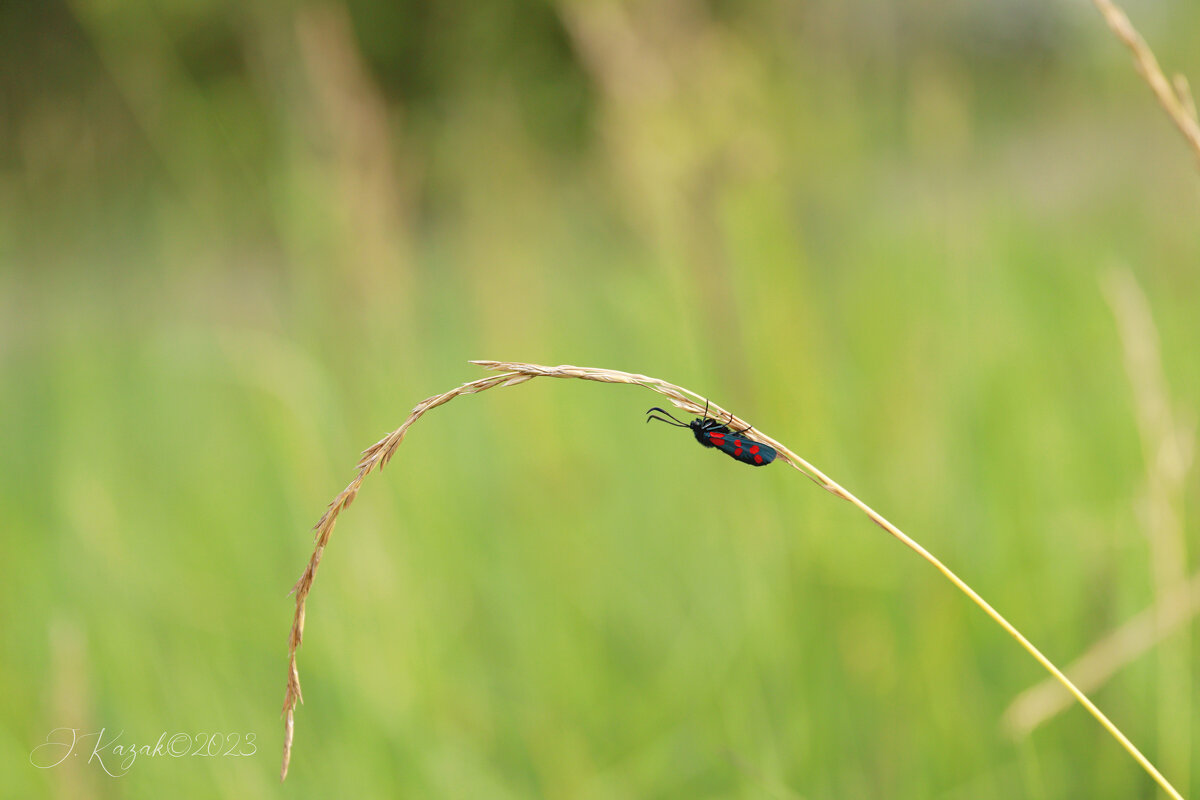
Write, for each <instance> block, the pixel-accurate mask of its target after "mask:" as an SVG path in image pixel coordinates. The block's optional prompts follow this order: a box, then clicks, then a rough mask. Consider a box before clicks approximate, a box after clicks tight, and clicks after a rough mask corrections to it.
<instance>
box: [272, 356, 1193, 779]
mask: <svg viewBox="0 0 1200 800" xmlns="http://www.w3.org/2000/svg"><path fill="white" fill-rule="evenodd" d="M471 363H472V364H477V365H479V366H481V367H484V368H485V369H490V370H495V371H498V372H500V373H501V374H499V375H493V376H490V377H487V378H481V379H479V380H476V381H471V382H470V383H465V384H463V385H462V386H458V387H456V388H454V389H451V390H450V391H448V392H445V393H443V394H439V395H434V396H433V397H430V398H427V399H426V400H424V401H422V402H420V403H418V404H417V405H416V407H415V408H413V410H412V412H411V413H410V414H409V415H408V419H406V420H405V421H404V423H403V424H402V425H401V426H400V427H399V428H397V429H396V430H394V431H392V432H391V433H389V434H388V435H387V436H385V437H383V438H382V439H380V440H379V441H378V442H376V443H375V444H373V445H371V446H370V447H368V448H367V449H366V450H364V451H363V455H362V458H361V459H360V460H359V462H358V474H357V475H356V476H355V478H354V480H352V481H351V482H350V484H349V485H348V486H347V487H346V488H345V489H343V490H342V491H341V493H339V494H338V496H337V497H335V498H334V499H333V502H332V503H330V504H329V507H328V509H326V511H325V514H324V515H323V516H322V517H321V519H320V521H318V522H317V525H316V547H315V548H314V549H313V554H312V557H311V558H310V559H309V563H308V566H307V567H306V568H305V570H304V573H303V574H302V575H301V576H300V580H299V581H298V582H297V583H296V586H295V588H294V590H293V591H294V592H295V595H296V614H295V618H294V619H293V622H292V630H291V634H290V636H289V638H288V682H287V693H286V696H285V698H284V703H283V714H284V717H285V725H284V744H283V763H282V765H281V768H280V779H281V780H282V779H283V778H286V777H287V771H288V764H289V762H290V760H291V752H292V736H293V733H294V730H295V724H294V723H295V710H296V704H297V703H298V702H302V697H301V694H300V673H299V670H298V669H297V666H296V651H297V650H298V649H299V648H300V643H301V640H302V638H303V633H304V605H305V602H306V600H307V598H308V593H309V591H310V590H311V589H312V584H313V580H314V578H315V576H316V571H317V565H318V564H319V563H320V560H321V556H322V554H323V553H324V551H325V546H326V544H327V543H328V542H329V536H330V534H331V533H332V532H333V526H334V523H335V522H336V520H337V517H338V514H340V513H341V512H342V511H343V510H344V509H345V508H347V507H348V506H349V505H350V503H351V502H353V500H354V498H355V497H356V496H357V494H358V490H359V488H361V486H362V483H363V480H364V479H365V478H366V477H367V475H368V474H370V472H371V471H372V470H373V469H374V468H375V467H377V466H378V467H380V468H382V467H383V466H384V465H385V464H386V463H387V462H388V461H389V460H390V459H391V457H392V456H393V455H394V454H395V452H396V448H397V447H399V446H400V443H401V442H402V441H403V440H404V436H405V434H406V433H407V432H408V429H409V428H410V427H411V426H412V424H413V423H414V422H416V421H417V420H418V419H420V418H421V416H422V415H424V414H425V412H426V411H429V410H430V409H432V408H436V407H437V406H440V405H442V404H444V403H448V402H450V401H451V400H453V399H454V398H455V397H458V396H459V395H461V394H473V393H477V392H482V391H486V390H487V389H493V388H496V387H499V386H512V385H514V384H518V383H524V382H525V381H528V380H532V379H533V378H539V377H548V378H578V379H581V380H589V381H599V382H601V383H626V384H635V385H638V386H644V387H646V388H647V389H650V390H652V391H655V392H658V393H659V394H661V395H663V396H665V397H666V398H667V399H669V400H670V401H671V403H672V404H673V405H674V406H675V407H676V408H679V409H680V410H682V411H686V412H688V413H690V414H694V415H696V416H701V415H703V414H705V413H706V412H707V414H708V416H709V417H710V418H712V419H720V420H722V421H723V422H725V423H727V424H729V425H730V426H732V427H734V428H742V427H749V423H747V422H745V421H744V420H742V419H740V418H739V417H738V416H736V415H735V414H733V413H732V412H730V411H726V410H725V409H724V408H722V407H720V406H719V405H717V404H716V403H712V402H711V401H708V400H706V399H705V398H702V397H701V396H700V395H698V394H696V393H695V392H692V391H689V390H688V389H684V388H683V387H681V386H676V385H675V384H673V383H668V382H667V381H664V380H660V379H658V378H651V377H649V376H647V375H637V374H634V373H629V372H621V371H619V370H611V369H597V368H592V367H575V366H571V365H561V366H557V367H546V366H542V365H540V364H525V363H520V362H514V361H472V362H471ZM698 401H703V404H702V403H701V402H698ZM754 438H755V440H757V441H759V442H762V443H764V444H768V445H770V446H771V447H773V448H775V450H776V452H777V453H778V459H779V460H782V461H786V462H787V463H788V464H789V465H790V466H792V467H793V468H794V469H796V470H798V471H799V472H800V473H801V474H803V475H805V476H806V477H808V478H809V479H810V480H812V481H813V482H815V483H817V484H818V485H819V486H821V487H822V488H824V489H825V490H827V491H829V492H830V493H832V494H835V495H837V496H838V497H840V498H842V499H843V500H846V501H847V502H849V503H852V504H853V505H854V506H855V507H857V508H858V509H859V510H860V511H862V512H863V513H864V514H865V515H866V516H867V517H868V518H869V519H870V520H871V521H872V522H874V523H875V524H876V525H878V526H879V527H881V528H883V529H884V530H885V531H887V532H888V533H890V534H891V535H892V536H894V537H896V538H897V539H899V540H900V541H901V542H903V543H904V544H905V545H906V546H907V547H908V548H910V549H911V550H913V551H914V552H916V553H917V555H919V556H921V558H923V559H925V560H926V561H928V562H929V563H930V564H932V565H933V566H934V567H935V568H936V569H937V570H938V571H939V572H941V573H942V575H944V576H945V577H946V579H947V580H949V581H950V582H951V583H953V584H954V585H955V586H956V587H958V589H959V591H961V592H962V593H963V594H965V595H966V596H967V597H969V598H970V599H971V602H973V603H975V605H977V606H979V607H980V608H981V609H983V611H984V613H985V614H987V615H988V616H989V617H991V618H992V620H993V621H995V622H996V624H997V625H999V626H1000V627H1001V628H1003V629H1004V630H1005V632H1007V633H1008V635H1009V636H1011V637H1013V638H1014V639H1016V640H1017V642H1018V643H1019V644H1020V645H1021V646H1022V647H1023V648H1025V650H1026V651H1027V652H1028V653H1029V654H1030V655H1031V656H1033V657H1034V658H1035V659H1036V660H1037V662H1038V663H1039V664H1041V665H1042V666H1043V667H1044V668H1045V669H1046V670H1047V671H1048V672H1049V673H1050V674H1051V675H1053V676H1054V678H1055V679H1056V680H1058V681H1059V683H1061V684H1062V685H1063V686H1064V687H1066V689H1067V691H1069V692H1070V693H1071V694H1072V695H1073V696H1074V697H1075V699H1076V700H1078V701H1079V703H1080V705H1082V706H1083V707H1084V708H1086V709H1087V710H1088V713H1090V714H1091V715H1092V716H1093V717H1095V718H1096V720H1097V721H1099V722H1100V724H1101V725H1103V726H1104V729H1105V730H1107V731H1108V732H1109V733H1110V734H1111V735H1112V737H1113V738H1114V739H1116V740H1117V742H1119V743H1120V745H1121V746H1122V747H1123V748H1125V750H1126V751H1127V752H1128V753H1129V754H1130V755H1131V756H1133V758H1134V760H1136V761H1137V763H1138V764H1140V765H1141V767H1142V769H1144V770H1145V771H1146V772H1147V773H1148V774H1149V775H1150V777H1152V778H1153V779H1154V780H1155V782H1156V783H1158V785H1159V786H1160V787H1162V789H1163V791H1165V792H1167V794H1169V795H1170V796H1171V797H1173V798H1176V800H1182V797H1181V796H1180V794H1179V792H1177V791H1176V790H1175V788H1174V787H1173V786H1171V784H1170V782H1168V781H1167V779H1166V778H1165V777H1163V775H1162V773H1160V772H1159V771H1158V769H1156V768H1155V766H1154V765H1153V764H1152V763H1150V761H1149V759H1147V758H1146V757H1145V756H1144V755H1142V752H1141V751H1140V750H1138V749H1137V747H1135V746H1134V744H1133V742H1131V741H1129V739H1128V737H1126V736H1125V734H1124V733H1122V732H1121V729H1120V728H1118V727H1117V726H1116V725H1115V724H1113V722H1112V721H1111V720H1110V719H1109V718H1108V717H1107V716H1105V715H1104V713H1103V712H1102V711H1101V710H1100V709H1099V708H1097V707H1096V705H1095V704H1094V703H1093V702H1092V701H1091V700H1089V699H1088V697H1087V695H1085V694H1084V693H1083V692H1082V691H1080V690H1079V688H1078V687H1076V686H1075V684H1073V683H1072V682H1071V681H1070V679H1069V678H1067V676H1066V675H1064V674H1063V673H1062V671H1061V670H1060V669H1058V667H1056V666H1055V665H1054V663H1053V662H1052V661H1050V659H1048V658H1046V656H1044V655H1043V654H1042V652H1041V651H1040V650H1038V649H1037V648H1036V647H1034V646H1033V644H1032V643H1031V642H1030V641H1029V640H1028V639H1026V638H1025V636H1024V635H1022V633H1021V632H1020V631H1018V630H1017V629H1016V627H1014V626H1013V624H1012V623H1010V622H1009V621H1008V620H1006V619H1005V618H1004V617H1003V616H1002V615H1001V614H1000V612H998V611H997V610H996V609H994V608H992V606H991V605H990V604H989V603H988V602H987V601H986V600H984V599H983V598H982V597H980V596H979V594H978V593H977V592H976V591H975V590H974V589H972V588H971V587H970V586H969V585H968V584H967V583H966V581H964V580H963V579H962V578H960V577H958V576H957V575H955V574H954V572H953V571H951V570H950V568H949V567H947V566H946V565H945V564H943V563H942V562H941V561H939V560H938V559H937V558H936V557H935V556H934V555H933V554H932V553H930V552H929V551H928V550H926V549H925V548H924V547H922V546H921V545H920V544H918V543H917V542H916V541H915V540H914V539H912V538H911V537H909V536H908V535H907V534H905V533H904V532H903V531H902V530H900V529H899V528H897V527H896V526H895V525H893V524H892V523H891V522H888V520H887V519H885V518H884V517H883V515H881V514H880V513H879V512H877V511H875V509H873V508H871V507H870V506H868V505H867V504H866V503H864V502H863V501H861V500H859V499H858V498H857V497H855V496H854V495H853V494H851V493H850V492H849V491H847V490H846V489H845V488H843V487H842V486H841V485H840V484H838V483H837V482H835V481H834V480H833V479H832V478H830V477H829V476H827V475H826V474H825V473H823V472H821V470H819V469H817V468H816V467H815V466H813V465H812V464H810V463H808V462H807V461H805V460H804V459H803V458H801V457H800V456H798V455H796V454H795V453H793V452H792V451H791V450H790V449H788V448H787V447H785V446H784V445H782V444H780V443H779V442H777V441H776V440H775V439H772V438H771V437H770V436H768V435H766V434H764V433H763V432H762V431H761V430H759V429H758V428H756V429H755V432H754Z"/></svg>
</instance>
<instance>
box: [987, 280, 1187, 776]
mask: <svg viewBox="0 0 1200 800" xmlns="http://www.w3.org/2000/svg"><path fill="white" fill-rule="evenodd" d="M1102 288H1103V289H1104V294H1105V297H1106V298H1107V299H1108V303H1109V305H1110V306H1111V307H1112V311H1113V316H1114V317H1115V319H1116V322H1117V332H1118V334H1119V336H1120V339H1121V345H1122V348H1123V350H1124V352H1125V370H1126V372H1127V373H1128V375H1129V383H1130V386H1131V388H1132V389H1133V401H1134V410H1135V413H1136V419H1137V427H1138V434H1139V438H1140V439H1141V442H1142V457H1143V461H1144V463H1145V469H1146V481H1145V487H1144V495H1143V498H1142V509H1141V510H1142V512H1143V513H1142V514H1141V518H1142V526H1143V528H1144V530H1145V533H1146V539H1147V544H1148V547H1149V552H1150V563H1151V576H1150V577H1151V579H1152V583H1153V586H1154V595H1155V599H1154V605H1153V606H1151V607H1150V608H1149V609H1147V610H1145V611H1143V612H1141V613H1140V614H1138V615H1137V616H1135V617H1133V618H1132V619H1131V620H1129V621H1128V622H1126V623H1125V624H1124V625H1122V626H1121V627H1120V628H1118V629H1117V630H1115V631H1113V632H1112V633H1110V634H1108V635H1106V636H1105V637H1104V638H1102V639H1101V640H1099V641H1098V642H1096V643H1095V644H1094V645H1092V646H1091V647H1090V648H1088V650H1087V651H1086V652H1085V653H1084V654H1083V655H1082V656H1080V657H1079V659H1077V660H1076V661H1075V662H1073V663H1072V664H1070V665H1069V666H1068V667H1067V668H1066V672H1067V674H1068V675H1070V676H1071V677H1072V678H1073V679H1074V680H1075V683H1076V685H1077V686H1079V687H1081V688H1082V689H1083V690H1084V691H1089V692H1090V691H1094V690H1096V689H1098V688H1100V687H1101V686H1103V685H1104V684H1105V683H1107V682H1108V680H1109V679H1110V678H1111V677H1112V676H1113V675H1114V674H1115V673H1116V672H1117V671H1118V670H1119V669H1121V668H1122V667H1124V666H1126V665H1127V664H1129V663H1130V662H1132V661H1133V660H1135V659H1137V658H1138V657H1140V656H1142V655H1143V654H1144V653H1145V652H1146V651H1148V650H1149V649H1150V648H1151V647H1154V646H1155V645H1157V644H1159V643H1160V642H1162V641H1163V640H1164V639H1166V638H1167V637H1168V636H1172V635H1173V634H1175V641H1173V642H1172V643H1171V644H1172V646H1171V647H1169V648H1167V649H1165V650H1163V651H1162V652H1161V653H1160V658H1159V665H1158V666H1159V674H1158V689H1159V711H1158V716H1159V741H1160V742H1161V743H1162V747H1163V751H1162V756H1161V757H1160V759H1161V760H1162V761H1164V762H1166V763H1168V764H1170V765H1171V766H1172V767H1173V769H1172V770H1171V771H1172V773H1173V774H1175V775H1176V776H1177V778H1178V779H1179V781H1180V782H1181V783H1186V782H1187V780H1188V777H1189V767H1190V761H1189V759H1190V756H1191V738H1192V737H1191V727H1190V713H1191V707H1192V703H1191V697H1192V676H1191V669H1190V656H1191V636H1190V635H1189V633H1188V631H1187V627H1186V624H1187V623H1189V622H1190V621H1191V620H1192V618H1193V617H1194V616H1195V615H1196V614H1200V573H1196V574H1195V575H1192V576H1191V577H1190V578H1188V577H1187V575H1186V574H1185V570H1184V568H1185V566H1186V564H1187V561H1188V559H1187V536H1186V531H1185V527H1184V500H1185V498H1186V496H1187V476H1188V473H1189V470H1190V469H1191V466H1192V462H1193V455H1194V453H1193V442H1194V440H1195V434H1196V426H1195V423H1194V421H1193V420H1190V419H1188V420H1180V419H1178V416H1177V414H1176V412H1175V411H1174V410H1173V409H1172V403H1171V400H1170V396H1169V393H1168V391H1167V380H1166V375H1165V373H1164V370H1163V364H1162V354H1161V350H1160V347H1159V337H1158V329H1157V327H1156V326H1155V324H1154V318H1153V316H1152V314H1151V312H1150V303H1149V301H1148V300H1147V299H1146V295H1145V293H1144V292H1143V291H1142V289H1141V287H1140V286H1139V285H1138V283H1137V280H1136V279H1135V278H1134V276H1133V273H1131V272H1130V271H1129V270H1127V269H1121V270H1112V271H1110V272H1108V273H1107V274H1105V276H1104V278H1103V281H1102ZM1069 705H1070V698H1069V697H1068V696H1067V695H1066V693H1065V692H1063V691H1062V687H1060V686H1059V685H1058V684H1057V683H1055V682H1054V681H1051V680H1049V679H1047V680H1044V681H1042V682H1041V683H1039V684H1037V685H1036V686H1033V687H1031V688H1029V689H1027V690H1025V691H1024V692H1022V693H1021V694H1020V695H1018V696H1017V697H1016V699H1015V700H1013V702H1012V704H1011V705H1009V707H1008V709H1007V710H1005V712H1004V721H1005V725H1006V726H1007V727H1008V728H1009V730H1010V731H1011V732H1012V733H1013V734H1014V735H1016V736H1024V735H1026V734H1028V733H1030V732H1031V731H1032V730H1033V729H1034V728H1036V727H1037V726H1038V725H1041V724H1042V723H1043V722H1045V721H1046V720H1048V719H1049V718H1051V717H1052V716H1054V715H1055V714H1057V713H1059V712H1060V711H1062V710H1063V709H1065V708H1067V707H1068V706H1069ZM1168 758H1169V759H1170V760H1168Z"/></svg>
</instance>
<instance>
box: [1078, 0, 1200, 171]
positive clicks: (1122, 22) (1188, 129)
mask: <svg viewBox="0 0 1200 800" xmlns="http://www.w3.org/2000/svg"><path fill="white" fill-rule="evenodd" d="M1092 2H1094V3H1095V4H1096V8H1098V9H1100V13H1101V14H1103V15H1104V20H1105V22H1107V23H1108V27H1109V28H1111V29H1112V32H1113V33H1115V34H1116V35H1117V38H1118V39H1120V40H1121V41H1122V42H1124V43H1125V46H1126V47H1128V48H1129V50H1130V51H1131V52H1132V53H1133V62H1134V64H1135V65H1136V66H1137V71H1138V73H1139V74H1141V76H1142V77H1143V78H1144V79H1145V80H1146V83H1148V84H1150V90H1151V91H1152V92H1154V96H1155V97H1156V98H1158V102H1159V105H1161V106H1162V107H1163V109H1165V110H1166V112H1167V115H1168V116H1169V117H1170V118H1171V120H1172V121H1173V122H1174V123H1175V127H1177V128H1179V131H1180V133H1182V134H1183V137H1184V138H1185V139H1187V141H1188V144H1190V145H1191V147H1192V149H1193V150H1195V151H1196V158H1197V159H1198V160H1200V122H1198V121H1197V119H1196V103H1195V101H1194V100H1193V99H1192V94H1191V92H1190V91H1189V90H1188V83H1187V79H1186V78H1184V77H1183V76H1182V75H1176V76H1175V81H1174V83H1175V85H1174V86H1172V85H1171V82H1170V81H1168V80H1167V76H1166V75H1164V74H1163V71H1162V67H1160V66H1159V65H1158V59H1157V58H1155V57H1154V51H1153V50H1151V49H1150V45H1148V44H1146V40H1145V39H1143V38H1142V35H1141V34H1140V33H1138V32H1137V30H1136V29H1135V28H1134V27H1133V24H1132V23H1130V21H1129V17H1127V16H1125V12H1124V11H1122V10H1121V9H1120V8H1118V7H1117V6H1116V4H1114V3H1113V2H1112V0H1092Z"/></svg>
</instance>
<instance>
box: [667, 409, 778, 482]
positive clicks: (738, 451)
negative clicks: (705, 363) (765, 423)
mask: <svg viewBox="0 0 1200 800" xmlns="http://www.w3.org/2000/svg"><path fill="white" fill-rule="evenodd" d="M655 411H657V412H658V413H660V414H664V415H666V416H667V417H670V419H663V418H662V417H656V416H654V412H655ZM646 413H647V414H649V415H650V416H648V417H646V422H649V421H650V420H652V419H656V420H658V421H659V422H665V423H667V424H668V425H674V426H675V427H677V428H691V429H692V433H693V434H694V435H695V437H696V441H697V442H699V443H700V444H702V445H704V446H705V447H715V448H717V449H718V450H720V451H721V452H722V453H724V454H725V455H727V456H729V457H730V458H735V459H737V460H738V461H740V462H742V463H743V464H749V465H750V466H752V467H763V466H766V465H767V464H770V463H771V462H772V461H774V460H775V448H774V447H771V446H770V445H765V444H763V443H762V442H756V441H754V440H753V439H751V438H749V437H748V436H746V435H745V434H746V432H747V431H749V430H750V428H743V429H742V430H740V431H733V430H730V428H729V425H728V424H725V425H723V424H721V422H719V421H718V420H715V419H709V417H708V404H707V403H706V404H705V406H704V416H703V417H696V418H695V419H694V420H692V421H691V422H683V421H681V420H677V419H675V417H672V416H671V415H670V414H668V413H667V412H666V411H664V410H663V409H661V408H652V409H650V410H649V411H647V412H646ZM729 422H730V423H732V422H733V414H732V413H731V414H730V415H729Z"/></svg>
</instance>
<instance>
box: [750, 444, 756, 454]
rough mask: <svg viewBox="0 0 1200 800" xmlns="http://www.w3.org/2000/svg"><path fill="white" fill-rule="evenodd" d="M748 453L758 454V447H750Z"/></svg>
mask: <svg viewBox="0 0 1200 800" xmlns="http://www.w3.org/2000/svg"><path fill="white" fill-rule="evenodd" d="M750 452H751V453H757V452H758V445H754V447H751V448H750Z"/></svg>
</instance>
